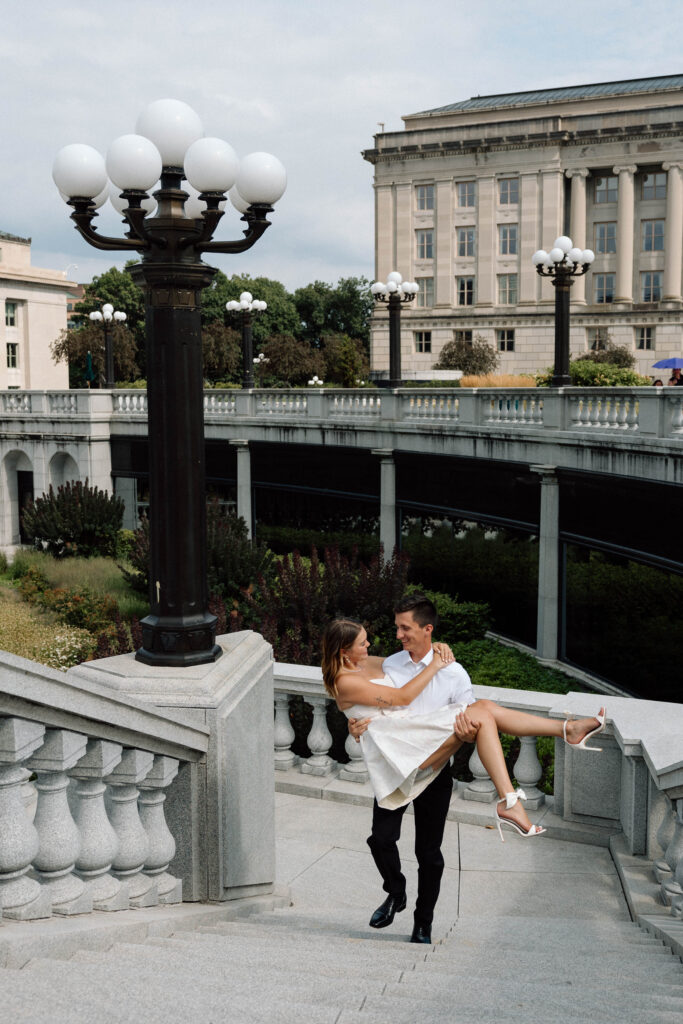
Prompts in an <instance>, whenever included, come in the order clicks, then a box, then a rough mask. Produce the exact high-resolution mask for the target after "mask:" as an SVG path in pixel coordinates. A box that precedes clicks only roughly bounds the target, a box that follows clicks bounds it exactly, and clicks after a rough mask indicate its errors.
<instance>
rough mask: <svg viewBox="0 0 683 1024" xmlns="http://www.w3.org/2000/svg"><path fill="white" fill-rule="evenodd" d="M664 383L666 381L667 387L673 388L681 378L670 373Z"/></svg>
mask: <svg viewBox="0 0 683 1024" xmlns="http://www.w3.org/2000/svg"><path fill="white" fill-rule="evenodd" d="M666 383H667V387H670V388H672V387H673V388H675V387H676V385H677V384H680V383H681V379H680V377H674V375H673V374H672V375H671V376H670V377H669V379H668V381H667V382H666Z"/></svg>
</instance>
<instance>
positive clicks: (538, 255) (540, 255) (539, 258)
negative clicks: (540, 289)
mask: <svg viewBox="0 0 683 1024" xmlns="http://www.w3.org/2000/svg"><path fill="white" fill-rule="evenodd" d="M547 259H548V253H547V252H546V251H545V249H537V250H536V252H535V253H534V254H533V256H532V257H531V262H532V263H533V264H534V266H535V267H537V266H538V265H539V263H545V261H546V260H547Z"/></svg>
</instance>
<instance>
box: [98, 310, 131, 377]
mask: <svg viewBox="0 0 683 1024" xmlns="http://www.w3.org/2000/svg"><path fill="white" fill-rule="evenodd" d="M89 317H90V319H91V320H92V321H93V323H98V322H100V323H101V324H102V328H103V330H104V386H105V388H113V387H114V386H115V383H116V382H115V380H114V344H113V339H112V330H111V324H112V320H114V321H116V322H117V323H123V321H124V320H125V319H126V314H125V313H121V312H120V311H119V310H118V309H116V310H115V309H114V307H113V306H112V304H111V302H105V304H104V305H103V306H102V310H101V312H98V311H97V310H96V311H95V312H94V313H90V314H89Z"/></svg>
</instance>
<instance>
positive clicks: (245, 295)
mask: <svg viewBox="0 0 683 1024" xmlns="http://www.w3.org/2000/svg"><path fill="white" fill-rule="evenodd" d="M225 308H226V309H227V311H228V312H229V313H234V314H235V315H237V314H239V315H240V318H241V320H242V367H243V371H242V387H243V388H253V386H254V344H253V337H252V331H251V326H252V320H251V318H252V315H253V314H254V313H263V312H264V310H266V309H268V303H267V302H263V301H262V299H254V298H252V294H251V292H242V294H241V295H240V299H239V302H237V300H236V299H231V300H230V302H226V304H225Z"/></svg>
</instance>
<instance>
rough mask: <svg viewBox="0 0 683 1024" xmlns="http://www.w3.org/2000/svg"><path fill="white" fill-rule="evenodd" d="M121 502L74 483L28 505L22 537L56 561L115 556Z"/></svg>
mask: <svg viewBox="0 0 683 1024" xmlns="http://www.w3.org/2000/svg"><path fill="white" fill-rule="evenodd" d="M123 508H124V506H123V501H122V500H121V498H117V497H116V496H115V495H113V494H111V495H109V494H107V492H106V491H101V490H100V489H99V488H98V487H90V486H89V485H88V481H87V479H86V481H85V483H83V481H81V480H74V481H72V482H71V483H66V484H64V486H63V487H58V488H57V493H56V494H55V492H54V491H53V489H52V485H50V490H49V491H48V493H47V494H43V495H42V496H41V497H40V498H36V500H35V501H31V502H29V504H28V505H27V507H26V508H25V509H24V512H23V515H22V523H23V526H24V530H25V532H26V536H27V537H28V538H29V540H32V541H33V542H34V543H35V544H36V546H37V547H45V548H46V550H47V551H48V552H49V553H50V554H51V555H55V557H57V558H63V557H65V556H66V555H81V556H82V557H84V558H91V557H92V556H93V555H103V556H104V557H106V558H111V557H113V556H114V555H115V554H116V545H117V541H118V535H119V530H120V529H121V523H122V522H123Z"/></svg>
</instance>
